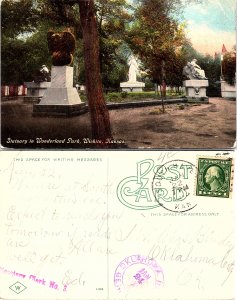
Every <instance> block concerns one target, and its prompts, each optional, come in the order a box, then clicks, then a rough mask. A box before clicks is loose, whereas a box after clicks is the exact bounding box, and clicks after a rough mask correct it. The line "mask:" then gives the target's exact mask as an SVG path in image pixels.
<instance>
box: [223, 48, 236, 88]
mask: <svg viewBox="0 0 237 300" xmlns="http://www.w3.org/2000/svg"><path fill="white" fill-rule="evenodd" d="M222 70H223V76H224V80H226V81H227V82H228V83H229V84H231V85H234V84H235V76H236V52H235V51H231V52H227V53H226V54H225V55H224V58H223V63H222Z"/></svg>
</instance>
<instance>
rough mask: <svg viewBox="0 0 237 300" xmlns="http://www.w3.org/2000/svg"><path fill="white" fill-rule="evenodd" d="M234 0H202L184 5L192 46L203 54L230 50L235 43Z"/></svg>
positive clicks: (188, 34)
mask: <svg viewBox="0 0 237 300" xmlns="http://www.w3.org/2000/svg"><path fill="white" fill-rule="evenodd" d="M235 9H236V8H235V0H202V3H200V4H198V3H197V4H195V3H193V4H191V5H186V7H185V10H184V18H185V20H186V21H187V36H188V38H189V39H190V40H191V42H192V44H193V46H194V48H195V49H196V50H198V51H199V52H201V53H203V54H206V53H208V54H210V55H214V54H215V52H217V53H219V52H221V49H222V45H223V44H224V45H225V46H226V49H227V50H228V51H230V50H231V49H232V47H233V46H234V45H235V43H236V33H235V27H236V20H235Z"/></svg>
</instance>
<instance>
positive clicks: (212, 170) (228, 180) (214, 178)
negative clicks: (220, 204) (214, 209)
mask: <svg viewBox="0 0 237 300" xmlns="http://www.w3.org/2000/svg"><path fill="white" fill-rule="evenodd" d="M197 168H198V170H197V172H198V174H197V186H196V195H197V196H208V197H222V198H229V197H230V193H231V189H232V170H233V160H232V159H231V158H226V159H225V158H223V157H222V158H217V157H215V158H205V157H203V158H200V157H199V158H198V167H197Z"/></svg>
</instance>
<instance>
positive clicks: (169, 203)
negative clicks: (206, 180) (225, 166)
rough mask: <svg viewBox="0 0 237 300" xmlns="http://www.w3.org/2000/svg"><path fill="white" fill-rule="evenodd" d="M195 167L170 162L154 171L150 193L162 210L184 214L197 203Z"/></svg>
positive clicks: (186, 162) (180, 161)
mask: <svg viewBox="0 0 237 300" xmlns="http://www.w3.org/2000/svg"><path fill="white" fill-rule="evenodd" d="M195 175H196V166H195V165H194V164H192V163H190V162H188V161H185V160H172V161H169V162H166V163H165V164H163V165H161V166H159V167H158V168H157V169H156V170H155V175H154V178H153V181H152V192H153V194H154V197H155V200H156V201H157V202H158V203H159V205H160V206H162V207H163V208H165V209H167V210H169V211H172V212H185V211H189V210H190V209H193V208H194V207H195V206H196V205H197V203H196V202H195V197H194V188H195V184H194V182H195Z"/></svg>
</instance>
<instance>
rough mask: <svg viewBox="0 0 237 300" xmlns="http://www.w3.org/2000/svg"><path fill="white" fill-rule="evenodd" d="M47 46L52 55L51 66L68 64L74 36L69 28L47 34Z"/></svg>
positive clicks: (72, 49)
mask: <svg viewBox="0 0 237 300" xmlns="http://www.w3.org/2000/svg"><path fill="white" fill-rule="evenodd" d="M47 40H48V48H49V52H50V54H51V55H52V63H53V66H66V65H70V64H71V63H72V61H73V54H74V51H75V37H74V35H73V34H72V33H71V32H70V30H65V31H62V32H53V31H52V30H50V31H49V32H48V34H47Z"/></svg>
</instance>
